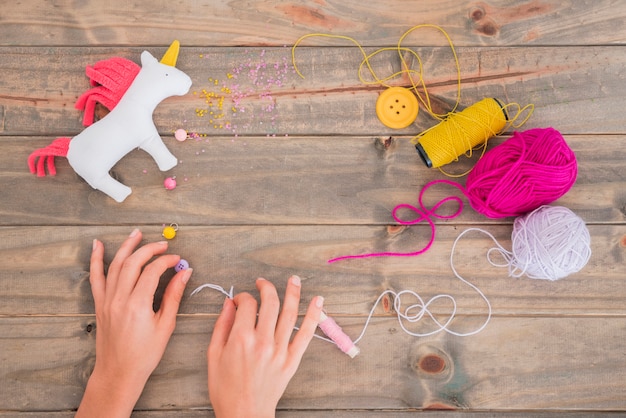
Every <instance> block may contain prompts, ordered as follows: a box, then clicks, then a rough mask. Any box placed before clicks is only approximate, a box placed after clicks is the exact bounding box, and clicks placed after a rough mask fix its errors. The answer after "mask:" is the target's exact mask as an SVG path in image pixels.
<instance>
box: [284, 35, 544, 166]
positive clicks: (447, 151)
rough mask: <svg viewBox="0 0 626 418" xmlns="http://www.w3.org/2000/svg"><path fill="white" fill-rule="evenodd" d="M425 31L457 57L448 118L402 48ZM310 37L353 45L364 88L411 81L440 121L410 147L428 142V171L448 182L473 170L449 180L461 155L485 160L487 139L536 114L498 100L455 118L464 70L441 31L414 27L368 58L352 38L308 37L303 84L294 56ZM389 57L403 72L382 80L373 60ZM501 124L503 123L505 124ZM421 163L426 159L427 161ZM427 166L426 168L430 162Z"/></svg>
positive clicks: (531, 108)
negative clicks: (301, 65)
mask: <svg viewBox="0 0 626 418" xmlns="http://www.w3.org/2000/svg"><path fill="white" fill-rule="evenodd" d="M423 28H431V29H436V30H438V31H439V32H441V33H442V34H443V36H444V37H445V38H446V40H447V42H448V45H449V46H450V50H451V52H452V55H453V57H454V63H455V66H456V84H457V86H456V87H457V94H456V100H455V102H454V105H453V106H452V109H451V110H450V111H449V112H447V113H444V114H438V113H436V112H435V111H434V110H433V108H432V104H431V101H430V95H429V93H428V88H427V85H426V82H425V80H424V73H423V63H422V59H421V58H420V56H419V54H418V53H417V52H416V51H414V50H413V49H411V48H409V47H405V46H403V45H402V44H403V42H404V41H405V39H406V38H407V37H408V36H409V35H410V34H411V33H413V32H414V31H416V30H418V29H423ZM311 37H326V38H333V39H342V40H347V41H350V42H352V43H353V44H355V45H356V46H357V48H358V49H359V51H360V52H361V54H362V55H363V60H362V61H361V64H360V65H359V69H358V77H359V81H361V83H363V84H365V85H380V86H383V87H386V88H390V87H394V86H397V84H392V83H391V81H393V80H395V79H398V78H401V77H406V78H407V79H408V83H409V84H410V86H409V87H408V88H409V89H410V90H411V91H413V93H414V94H415V95H416V96H417V98H418V100H419V102H420V103H421V104H422V106H423V107H424V109H425V110H426V112H428V114H430V115H431V116H432V117H433V118H435V119H436V120H438V121H439V123H438V124H437V125H435V126H432V127H431V128H428V129H426V130H425V131H423V132H421V133H419V134H418V135H416V136H415V137H414V138H413V139H412V140H411V142H412V143H413V144H416V145H417V144H418V143H420V144H421V145H422V147H424V144H423V143H424V142H425V143H427V145H426V147H427V148H429V152H427V154H428V158H430V159H431V163H432V165H430V166H432V167H436V168H438V169H439V170H440V171H441V172H442V173H443V174H445V175H446V176H449V177H462V176H464V175H466V174H467V173H468V172H469V171H470V170H468V171H466V172H464V173H462V174H450V173H447V172H445V171H444V170H442V169H441V166H442V165H445V164H449V163H451V162H453V161H458V157H459V156H461V155H466V156H467V157H472V155H473V151H475V150H480V156H479V158H482V156H483V155H484V153H485V152H486V150H487V142H488V140H489V138H491V137H493V136H496V135H498V134H500V133H502V132H504V131H505V130H506V129H508V128H511V127H512V128H519V127H520V126H522V125H523V124H524V123H526V121H527V120H528V119H529V118H530V116H531V115H532V113H533V111H534V105H532V104H529V105H527V106H524V107H521V106H520V105H519V104H517V103H509V104H507V105H501V104H500V103H499V102H498V101H497V100H495V99H484V100H482V101H480V102H477V103H475V104H474V105H472V106H469V107H468V108H466V109H465V110H468V109H469V111H468V112H465V113H463V112H456V110H457V108H458V106H459V104H460V102H461V67H460V64H459V59H458V56H457V54H456V50H455V48H454V45H453V43H452V39H451V38H450V36H449V35H448V33H447V32H446V31H445V30H444V29H443V28H441V27H439V26H437V25H432V24H423V25H417V26H414V27H412V28H410V29H409V30H407V31H406V32H405V33H404V34H403V35H402V36H401V37H400V39H399V40H398V44H397V45H396V47H385V48H379V49H377V50H375V51H374V52H372V53H370V54H368V53H367V52H366V51H365V49H364V48H363V47H362V46H361V45H360V44H359V43H358V42H357V41H356V40H355V39H354V38H351V37H349V36H345V35H332V34H325V33H311V34H308V35H304V36H302V37H300V38H299V39H298V40H297V41H296V43H295V44H294V45H293V47H292V49H291V58H292V62H293V67H294V69H295V71H296V73H297V74H298V75H299V76H300V77H302V78H304V75H302V73H301V72H300V70H299V69H298V66H297V64H296V54H295V52H296V48H297V47H298V45H300V43H302V41H304V40H305V39H307V38H311ZM389 51H393V52H396V53H397V54H398V57H399V59H400V63H401V69H400V70H399V71H396V72H395V73H393V74H390V75H388V76H386V77H380V76H379V75H378V74H377V73H376V71H375V70H374V68H373V67H372V64H371V62H370V61H371V60H372V59H373V58H374V57H375V56H377V55H379V54H381V53H385V52H389ZM406 57H413V58H414V59H415V61H416V63H417V67H418V68H417V69H416V70H415V69H412V68H411V66H410V65H409V63H408V62H407V58H406ZM365 68H367V70H368V72H369V73H370V75H371V77H372V80H366V79H365V78H364V77H363V71H364V69H365ZM495 104H497V107H495V106H494V105H495ZM511 109H515V110H516V114H515V116H514V117H512V118H509V117H508V114H509V111H510V110H511ZM525 111H528V113H527V115H526V116H525V117H524V118H523V119H521V120H519V119H520V117H521V116H520V115H521V114H522V113H524V112H525ZM502 119H504V121H503V120H502ZM418 152H419V149H418ZM422 157H423V158H424V156H423V155H422ZM424 161H425V162H426V159H425V160H424Z"/></svg>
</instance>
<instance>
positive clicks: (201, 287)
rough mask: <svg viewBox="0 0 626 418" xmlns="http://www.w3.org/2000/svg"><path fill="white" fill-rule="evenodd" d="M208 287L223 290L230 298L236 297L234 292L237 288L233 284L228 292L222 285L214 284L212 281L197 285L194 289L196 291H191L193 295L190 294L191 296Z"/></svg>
mask: <svg viewBox="0 0 626 418" xmlns="http://www.w3.org/2000/svg"><path fill="white" fill-rule="evenodd" d="M206 288H209V289H213V290H217V291H218V292H221V293H223V294H224V295H226V297H228V299H232V298H233V297H234V294H233V292H234V290H235V289H234V287H233V286H231V287H230V290H229V291H228V292H227V291H226V290H224V288H223V287H222V286H219V285H216V284H212V283H206V284H203V285H202V286H198V287H196V288H195V289H194V291H193V292H191V295H189V296H193V295H195V294H197V293H199V292H200V291H201V290H202V289H206Z"/></svg>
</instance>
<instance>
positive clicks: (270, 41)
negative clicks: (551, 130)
mask: <svg viewBox="0 0 626 418" xmlns="http://www.w3.org/2000/svg"><path fill="white" fill-rule="evenodd" d="M625 12H626V9H625V6H624V5H623V4H622V3H620V2H617V3H616V2H612V1H609V0H601V1H594V2H579V1H573V0H569V1H556V0H549V1H538V0H525V1H517V2H516V1H511V0H490V1H468V0H463V1H455V0H445V1H440V0H428V1H419V0H409V1H404V0H388V1H385V2H379V3H368V2H360V1H356V0H343V1H340V0H323V1H321V0H306V1H298V2H296V1H282V0H281V1H268V0H254V1H240V0H237V1H229V2H220V1H211V0H204V1H193V2H170V1H166V0H153V1H151V2H150V3H144V2H125V1H122V0H112V1H108V2H104V3H103V2H98V1H95V0H89V1H82V2H75V1H71V0H61V1H55V2H43V3H32V2H28V1H26V2H19V3H15V4H12V5H11V7H4V8H3V10H2V13H1V14H0V39H1V41H0V42H1V43H2V44H4V45H24V44H28V45H43V46H49V45H76V46H85V45H111V44H116V45H134V44H141V45H168V44H169V43H170V42H171V40H172V39H175V38H177V39H180V40H181V41H182V42H183V43H184V44H187V45H224V46H238V45H275V46H276V45H277V46H282V45H284V44H290V43H292V42H293V41H294V40H295V39H297V38H298V37H300V36H302V35H306V34H308V33H311V32H324V33H339V34H346V35H350V36H353V37H355V38H357V39H358V40H359V41H360V42H361V43H363V44H364V45H376V46H380V45H394V44H396V43H397V41H398V38H399V37H400V35H401V34H402V33H403V32H404V31H406V30H407V29H408V28H410V27H412V26H414V25H416V24H421V23H437V24H439V25H441V26H444V27H445V28H446V30H447V31H449V33H450V35H451V36H452V38H453V39H454V41H455V43H457V44H458V45H467V44H471V45H476V44H478V45H519V44H534V45H557V44H558V45H563V44H565V45H569V44H572V43H577V44H581V45H584V44H594V45H595V44H598V43H603V44H619V43H621V44H623V43H624V42H625V41H626V29H625V28H624V25H623V21H622V19H623V17H624V14H625ZM18 33H19V34H18ZM441 41H442V40H441V37H440V36H438V34H437V33H432V32H431V33H426V34H424V35H420V36H419V37H416V38H415V40H414V42H416V43H419V44H421V45H424V44H426V45H428V44H430V45H432V44H438V43H440V42H441ZM324 44H325V45H329V44H330V45H332V43H329V42H325V43H324Z"/></svg>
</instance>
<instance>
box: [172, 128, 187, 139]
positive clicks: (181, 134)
mask: <svg viewBox="0 0 626 418" xmlns="http://www.w3.org/2000/svg"><path fill="white" fill-rule="evenodd" d="M174 138H176V140H178V141H181V142H182V141H184V140H185V139H187V131H186V130H184V129H176V132H174Z"/></svg>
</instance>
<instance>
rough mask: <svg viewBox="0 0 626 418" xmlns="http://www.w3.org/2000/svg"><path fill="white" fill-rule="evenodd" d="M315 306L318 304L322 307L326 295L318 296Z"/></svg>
mask: <svg viewBox="0 0 626 418" xmlns="http://www.w3.org/2000/svg"><path fill="white" fill-rule="evenodd" d="M315 306H317V307H318V308H321V307H322V306H324V296H318V297H317V298H316V299H315Z"/></svg>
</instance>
